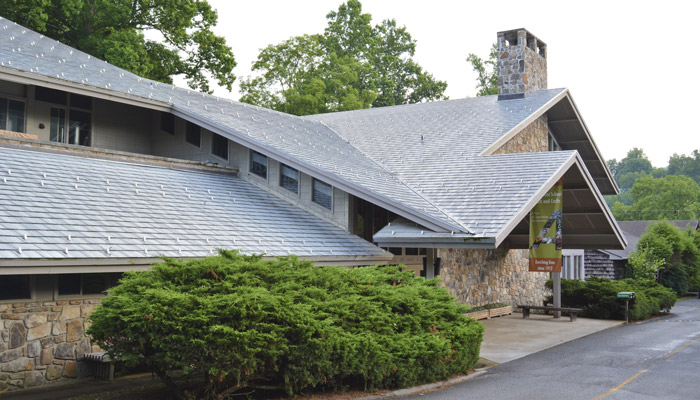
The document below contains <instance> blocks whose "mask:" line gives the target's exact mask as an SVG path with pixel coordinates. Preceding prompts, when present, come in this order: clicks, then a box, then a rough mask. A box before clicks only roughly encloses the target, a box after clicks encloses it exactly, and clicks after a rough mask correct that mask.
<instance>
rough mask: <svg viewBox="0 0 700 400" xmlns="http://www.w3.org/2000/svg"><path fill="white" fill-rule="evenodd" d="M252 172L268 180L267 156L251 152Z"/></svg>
mask: <svg viewBox="0 0 700 400" xmlns="http://www.w3.org/2000/svg"><path fill="white" fill-rule="evenodd" d="M250 172H252V173H254V174H255V175H258V176H261V177H263V178H266V179H267V156H264V155H262V154H260V153H258V152H257V151H254V150H251V151H250Z"/></svg>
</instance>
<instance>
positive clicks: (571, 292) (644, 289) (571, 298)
mask: <svg viewBox="0 0 700 400" xmlns="http://www.w3.org/2000/svg"><path fill="white" fill-rule="evenodd" d="M547 287H549V288H550V289H551V288H552V281H551V280H550V281H548V282H547ZM619 292H635V299H634V300H632V301H630V319H631V320H642V319H646V318H649V317H651V316H652V315H656V314H658V313H659V312H661V310H666V311H669V310H670V309H671V307H673V305H674V304H675V303H676V294H675V293H674V291H673V290H671V289H669V288H665V287H663V286H661V285H660V284H658V283H656V282H654V281H635V280H632V279H624V280H617V281H616V280H611V279H605V278H596V277H589V278H586V280H585V281H581V280H576V279H562V280H561V303H562V306H564V307H576V308H582V309H583V312H582V313H581V314H580V316H582V317H588V318H598V319H625V302H624V300H621V299H618V298H617V293H619Z"/></svg>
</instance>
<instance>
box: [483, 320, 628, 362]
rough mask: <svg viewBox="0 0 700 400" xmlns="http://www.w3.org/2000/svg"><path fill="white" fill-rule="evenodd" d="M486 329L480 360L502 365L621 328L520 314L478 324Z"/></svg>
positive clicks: (602, 322)
mask: <svg viewBox="0 0 700 400" xmlns="http://www.w3.org/2000/svg"><path fill="white" fill-rule="evenodd" d="M479 322H481V323H482V324H483V325H484V327H485V328H486V329H485V331H484V341H483V342H482V343H481V357H482V358H485V359H487V360H491V361H494V362H497V363H499V364H500V363H504V362H508V361H512V360H516V359H518V358H521V357H525V356H527V355H530V354H532V353H537V352H538V351H542V350H544V349H548V348H550V347H554V346H557V345H559V344H562V343H566V342H570V341H572V340H575V339H578V338H582V337H584V336H588V335H591V334H593V333H596V332H601V331H604V330H606V329H610V328H614V327H616V326H620V325H624V321H608V320H601V319H590V318H577V319H576V321H574V322H571V320H570V319H569V317H568V316H562V318H557V319H555V318H553V317H552V316H551V315H537V314H530V318H523V315H522V314H520V313H513V314H512V315H508V316H504V317H498V318H492V319H485V320H481V321H479Z"/></svg>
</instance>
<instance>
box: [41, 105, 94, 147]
mask: <svg viewBox="0 0 700 400" xmlns="http://www.w3.org/2000/svg"><path fill="white" fill-rule="evenodd" d="M90 120H91V115H90V113H89V112H85V111H78V110H69V111H68V124H66V110H65V109H64V108H56V107H51V122H50V125H51V126H50V127H49V139H50V140H51V141H52V142H58V143H68V144H79V145H81V146H90V132H91V127H90Z"/></svg>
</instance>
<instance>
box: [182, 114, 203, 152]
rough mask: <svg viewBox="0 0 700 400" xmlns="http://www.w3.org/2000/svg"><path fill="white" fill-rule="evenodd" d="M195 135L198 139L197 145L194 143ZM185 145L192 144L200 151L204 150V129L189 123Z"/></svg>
mask: <svg viewBox="0 0 700 400" xmlns="http://www.w3.org/2000/svg"><path fill="white" fill-rule="evenodd" d="M194 135H196V137H197V143H196V144H195V143H194V140H191V139H194ZM185 143H187V144H190V145H192V146H194V147H196V148H198V149H201V148H202V127H201V126H199V125H197V124H193V123H192V122H189V121H187V128H186V129H185Z"/></svg>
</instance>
